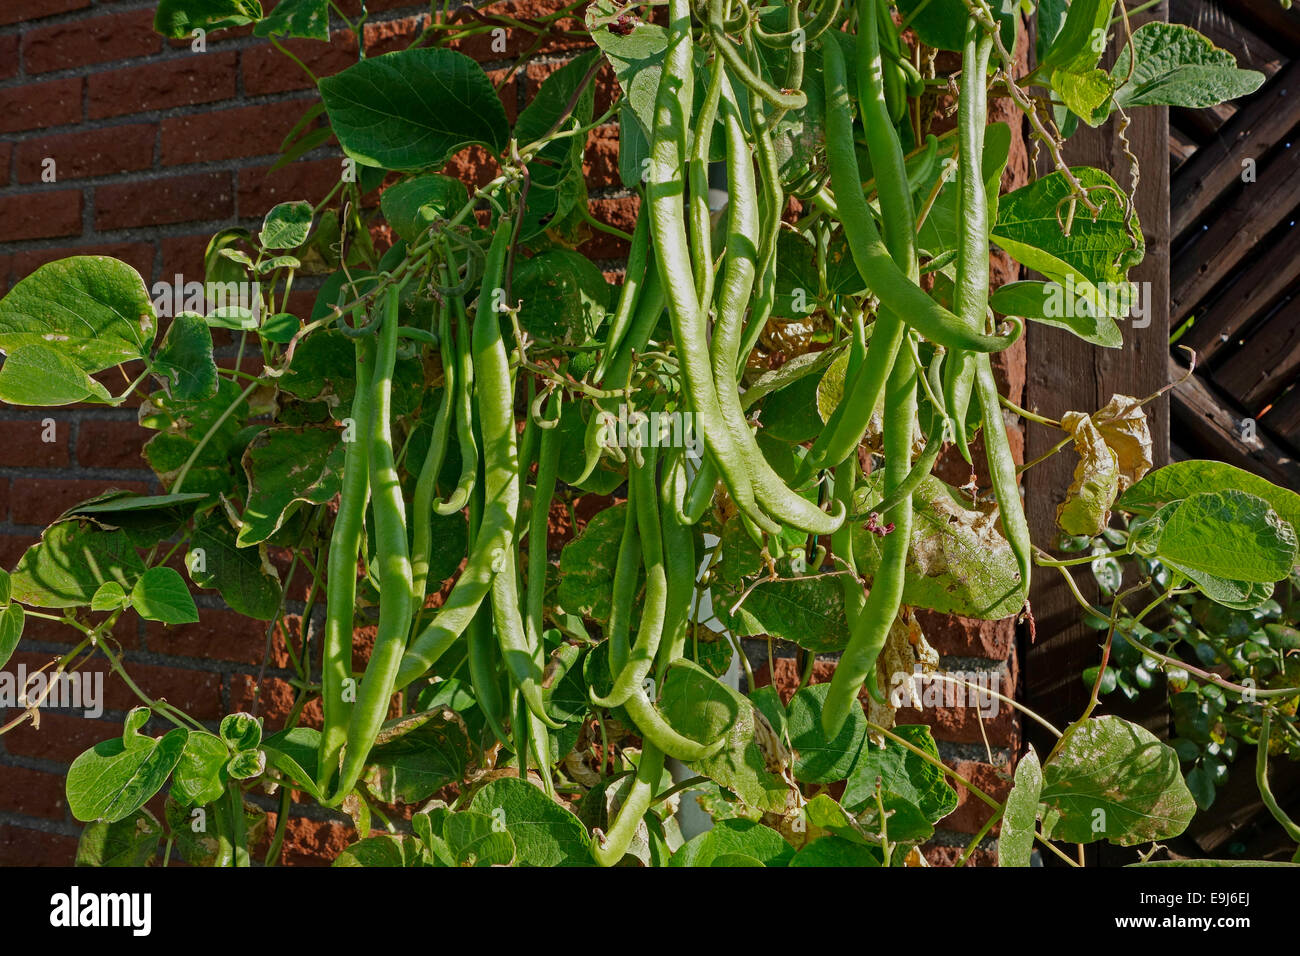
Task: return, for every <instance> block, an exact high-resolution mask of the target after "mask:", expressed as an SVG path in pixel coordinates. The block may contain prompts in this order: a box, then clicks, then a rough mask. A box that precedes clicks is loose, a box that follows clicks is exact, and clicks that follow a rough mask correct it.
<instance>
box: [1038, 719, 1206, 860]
mask: <svg viewBox="0 0 1300 956" xmlns="http://www.w3.org/2000/svg"><path fill="white" fill-rule="evenodd" d="M1042 803H1043V807H1044V813H1043V834H1044V836H1046V837H1048V838H1050V839H1053V840H1064V841H1066V842H1069V843H1092V842H1093V841H1095V840H1098V839H1107V840H1110V841H1111V842H1112V843H1117V844H1119V845H1120V846H1133V845H1135V844H1138V843H1146V842H1148V841H1151V840H1166V839H1170V838H1172V837H1176V836H1178V834H1180V833H1182V832H1183V830H1184V829H1186V827H1187V824H1188V822H1189V821H1190V820H1191V819H1192V815H1193V814H1194V813H1195V812H1196V804H1195V802H1194V801H1193V800H1192V795H1191V793H1190V792H1189V791H1188V789H1187V784H1185V783H1184V782H1183V778H1182V775H1181V774H1180V773H1179V772H1178V755H1177V754H1176V753H1175V752H1174V750H1173V748H1171V747H1168V746H1166V745H1165V744H1163V743H1161V742H1160V741H1159V740H1158V739H1156V737H1155V735H1154V734H1152V733H1151V732H1150V731H1149V730H1147V729H1145V728H1144V727H1140V726H1138V725H1137V724H1133V723H1129V722H1128V721H1126V720H1123V719H1121V718H1119V717H1111V716H1107V717H1092V718H1089V719H1088V720H1085V721H1081V722H1079V723H1076V724H1074V725H1072V726H1071V727H1070V728H1069V729H1067V730H1066V732H1065V736H1064V737H1063V738H1062V739H1061V741H1060V743H1059V745H1058V747H1057V751H1056V753H1055V755H1054V756H1053V757H1052V759H1051V760H1049V761H1048V762H1047V764H1046V765H1045V766H1044V767H1043V792H1042Z"/></svg>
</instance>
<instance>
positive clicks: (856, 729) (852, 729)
mask: <svg viewBox="0 0 1300 956" xmlns="http://www.w3.org/2000/svg"><path fill="white" fill-rule="evenodd" d="M830 686H831V685H830V684H813V685H811V686H809V687H803V688H800V689H799V690H797V691H796V692H795V694H794V696H793V697H792V698H790V703H789V705H788V706H787V707H786V717H787V719H788V720H789V723H790V745H791V746H792V747H793V748H794V776H795V779H796V780H799V781H801V782H803V783H834V782H835V781H837V780H843V779H845V778H846V777H848V775H849V773H850V772H851V771H852V770H853V765H854V763H856V762H857V759H858V754H859V753H861V752H862V748H863V745H864V744H865V743H866V740H867V718H866V715H865V714H864V713H863V712H862V708H860V707H854V708H852V709H851V711H850V713H849V719H848V720H846V721H845V722H844V726H843V727H842V728H840V732H839V733H838V734H836V735H835V737H834V739H832V740H827V739H826V733H825V731H824V730H822V707H823V706H824V705H825V703H826V695H827V693H829V692H830Z"/></svg>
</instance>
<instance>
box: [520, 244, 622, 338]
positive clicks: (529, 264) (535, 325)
mask: <svg viewBox="0 0 1300 956" xmlns="http://www.w3.org/2000/svg"><path fill="white" fill-rule="evenodd" d="M511 294H512V295H513V296H514V298H516V299H518V300H520V302H521V305H520V308H519V324H520V325H521V326H522V327H523V328H524V330H525V331H527V332H528V334H529V335H531V336H533V337H534V338H537V339H541V340H543V341H547V342H552V343H555V344H556V345H585V344H586V343H587V342H590V341H591V338H592V336H593V335H595V333H596V330H597V329H598V328H600V325H601V323H603V322H604V321H605V311H606V308H607V306H608V304H609V284H608V283H607V282H606V281H605V277H604V276H603V275H602V274H601V271H600V269H598V268H597V267H596V264H595V263H593V262H592V261H591V260H590V259H588V258H587V257H586V256H584V255H581V254H580V253H577V252H573V251H571V250H569V249H552V250H550V251H548V252H543V253H542V254H541V255H537V256H534V257H533V258H531V259H527V260H525V261H523V262H521V263H519V264H518V265H517V266H516V267H515V278H514V283H513V285H512V286H511Z"/></svg>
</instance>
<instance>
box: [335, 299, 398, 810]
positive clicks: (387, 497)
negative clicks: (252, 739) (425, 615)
mask: <svg viewBox="0 0 1300 956" xmlns="http://www.w3.org/2000/svg"><path fill="white" fill-rule="evenodd" d="M399 298H400V289H399V288H397V287H395V288H392V289H389V291H388V293H387V297H386V298H385V299H384V320H383V327H382V328H381V329H380V331H379V343H378V348H377V352H376V356H375V380H374V386H373V390H374V395H375V397H374V411H373V426H372V437H371V441H370V487H371V498H372V503H373V508H374V515H375V547H376V551H377V562H376V564H377V567H378V571H379V624H378V627H377V629H376V633H375V645H374V649H373V650H372V651H371V652H370V662H369V663H368V664H367V665H366V672H365V676H364V677H363V678H362V680H361V687H360V688H359V690H358V692H357V704H356V707H355V708H354V709H353V711H352V719H351V720H350V721H349V722H348V736H347V744H346V748H345V750H344V754H343V766H342V769H341V770H340V772H339V787H338V789H337V790H336V791H335V792H334V798H333V802H334V803H335V804H337V803H338V802H341V801H342V800H343V798H344V797H346V796H347V795H348V793H350V792H351V791H352V788H353V787H354V786H356V783H357V780H358V779H359V778H360V776H361V770H362V768H363V767H364V766H365V762H366V758H367V757H368V756H369V755H370V748H371V747H372V746H373V745H374V742H375V737H376V735H378V733H379V729H380V727H382V726H383V723H384V717H385V716H386V715H387V713H388V702H389V700H390V699H391V698H392V696H393V690H394V686H393V684H394V680H395V679H396V677H397V669H398V666H399V665H400V663H401V660H402V654H403V653H404V651H405V650H406V637H407V633H408V630H409V628H410V626H411V617H412V615H413V602H412V600H411V556H410V551H409V549H408V546H407V536H406V503H405V502H404V501H403V500H402V484H401V481H400V479H399V478H398V475H397V465H396V462H395V461H394V458H393V436H392V393H393V368H394V365H395V363H396V361H397V324H398V308H399Z"/></svg>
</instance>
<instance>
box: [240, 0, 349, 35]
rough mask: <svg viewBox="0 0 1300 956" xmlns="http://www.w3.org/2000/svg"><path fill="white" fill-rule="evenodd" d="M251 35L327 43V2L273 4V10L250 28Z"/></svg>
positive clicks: (287, 0) (309, 0) (294, 0)
mask: <svg viewBox="0 0 1300 956" xmlns="http://www.w3.org/2000/svg"><path fill="white" fill-rule="evenodd" d="M253 35H254V36H259V37H279V36H285V37H298V38H299V39H303V40H323V41H324V42H326V43H328V42H329V38H330V8H329V0H277V2H276V5H275V9H273V10H272V11H271V12H270V13H268V14H267V15H266V18H265V19H264V20H262V21H261V22H260V23H259V24H258V25H257V26H255V27H253Z"/></svg>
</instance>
